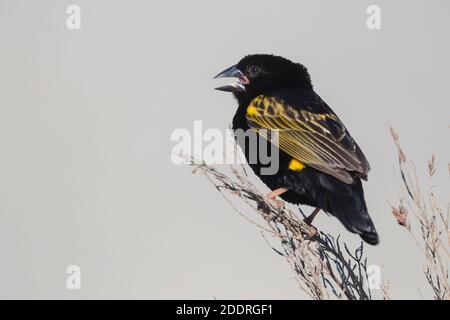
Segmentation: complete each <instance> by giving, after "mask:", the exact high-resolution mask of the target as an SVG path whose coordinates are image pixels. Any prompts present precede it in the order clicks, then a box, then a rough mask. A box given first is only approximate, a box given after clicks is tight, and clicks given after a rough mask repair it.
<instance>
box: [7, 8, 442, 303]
mask: <svg viewBox="0 0 450 320" xmlns="http://www.w3.org/2000/svg"><path fill="white" fill-rule="evenodd" d="M69 4H77V5H79V6H81V10H82V29H81V30H79V31H69V30H67V29H66V18H67V15H66V13H65V11H66V8H67V6H68V5H69ZM369 4H378V5H380V6H381V9H382V30H380V31H369V30H368V29H367V28H366V24H365V21H366V17H367V15H366V13H365V11H366V8H367V6H368V5H369ZM449 13H450V3H449V2H448V1H446V0H441V1H361V0H358V1H356V0H354V1H332V0H329V1H317V0H314V1H312V0H311V1H276V2H275V1H260V0H258V1H256V0H255V1H232V0H228V1H206V0H205V1H197V0H191V1H129V0H127V1H125V0H123V1H112V0H104V1H98V0H95V1H94V0H89V1H88V0H77V1H75V0H73V1H56V0H53V1H31V0H28V1H18V0H10V1H6V0H0V40H1V46H0V163H1V166H0V256H1V260H0V297H1V298H205V299H210V298H212V297H213V296H215V297H217V298H219V299H223V298H293V299H296V298H304V297H305V296H304V295H303V294H302V293H301V292H300V291H299V289H298V288H297V286H296V284H295V282H294V281H293V280H292V279H291V277H292V273H291V271H290V269H289V267H288V265H287V264H286V263H285V262H284V261H283V259H281V258H280V257H278V256H276V255H275V254H274V253H273V251H271V250H270V249H269V247H267V245H266V244H265V243H264V241H263V240H262V238H261V236H260V235H259V231H258V230H257V229H256V228H255V227H254V226H253V225H250V224H248V223H247V222H245V221H244V220H243V219H241V218H240V217H239V216H238V215H237V214H235V213H234V212H233V211H232V209H231V208H230V207H228V205H227V204H226V203H225V201H223V199H222V198H221V196H220V195H219V194H218V193H217V192H216V191H215V190H214V189H213V188H212V187H211V186H210V185H209V184H208V183H207V182H206V180H205V178H204V177H202V176H200V175H192V174H191V170H190V169H189V168H187V167H184V166H174V165H172V163H171V162H170V156H169V154H170V149H171V147H172V146H173V143H171V142H170V134H171V132H172V131H173V130H174V129H176V128H183V127H184V128H188V129H192V126H193V121H194V120H203V121H204V126H205V127H206V128H220V129H226V128H227V127H228V125H229V123H230V120H231V118H232V116H233V114H234V111H235V104H234V101H233V99H232V98H231V96H230V95H228V94H225V93H220V92H217V91H213V90H212V88H213V87H214V86H216V85H217V82H216V81H213V80H212V79H211V78H212V76H214V75H215V74H216V73H217V72H219V71H221V70H222V69H223V68H225V67H227V66H229V65H231V64H233V63H235V62H237V61H238V60H239V59H240V58H241V57H242V56H243V55H245V54H248V53H276V54H280V55H283V56H286V57H288V58H291V59H293V60H295V61H300V62H303V63H304V64H306V65H307V66H308V68H309V70H310V72H311V75H312V79H313V82H314V84H315V88H316V91H317V92H318V93H319V94H320V95H321V96H322V98H323V99H324V100H325V101H327V102H328V103H329V104H330V105H331V106H332V107H333V108H334V110H335V111H336V112H337V113H338V114H339V116H340V117H341V118H342V119H343V120H344V122H345V123H346V125H347V127H348V128H349V129H350V131H351V133H352V134H353V136H355V137H356V139H357V141H358V142H359V144H360V145H361V147H362V148H363V150H364V151H365V153H366V154H367V157H368V158H369V160H370V162H371V165H372V171H371V173H370V177H369V182H368V183H365V190H366V195H367V203H368V207H369V210H370V213H371V215H372V217H373V219H374V221H375V223H376V225H377V227H378V230H379V233H380V236H381V241H382V242H381V245H379V246H377V247H374V248H369V249H368V251H367V254H368V256H369V257H370V263H373V264H378V265H383V266H384V268H385V276H387V277H388V278H389V280H390V283H391V287H392V289H391V291H392V295H393V297H396V298H414V297H418V293H417V288H418V287H419V288H422V291H423V292H424V295H425V296H426V295H427V294H428V292H427V289H426V287H424V281H423V276H422V274H421V270H422V267H421V265H422V260H421V257H420V255H419V254H418V252H417V250H416V249H415V247H413V244H412V242H411V241H410V239H409V237H408V235H407V234H406V233H405V232H403V231H402V230H401V229H400V228H399V227H398V226H397V225H396V224H395V222H394V221H393V220H392V218H391V216H390V212H389V209H388V205H387V200H388V199H391V200H394V199H395V198H396V195H397V190H398V188H397V182H396V178H395V176H394V170H393V165H394V164H395V149H394V147H393V144H392V142H391V139H390V136H389V132H388V126H389V124H392V125H395V127H396V128H397V130H398V131H399V132H400V133H401V135H402V141H403V144H404V147H405V149H406V150H407V152H408V154H409V155H410V157H411V158H414V159H415V160H416V163H417V165H418V167H419V168H420V169H424V168H425V165H426V160H427V159H428V158H429V156H430V155H431V154H432V153H433V152H436V153H437V156H438V160H439V161H440V165H439V169H438V175H439V177H440V179H438V182H439V183H440V184H441V188H440V190H441V193H442V197H443V196H444V194H445V193H447V195H448V190H449V189H448V175H447V173H446V170H447V164H446V163H447V161H448V159H449V158H450V156H449V129H448V125H449V119H450V118H449V116H450V111H449V97H448V93H449V74H450V62H449V57H450V47H449V42H448V39H449V34H448V31H449V30H450V19H449V18H450V14H449ZM421 171H422V172H425V170H421ZM316 225H317V226H318V227H319V228H320V229H322V230H325V231H329V232H332V233H335V234H337V233H339V232H341V231H342V227H341V226H340V225H339V223H338V222H337V221H336V220H334V219H331V218H327V217H326V216H325V215H322V216H321V217H320V218H318V219H317V222H316ZM345 238H346V239H350V242H352V241H354V242H355V243H357V242H358V241H359V240H358V239H357V238H356V237H355V236H352V235H348V234H347V233H345ZM71 264H77V265H80V266H81V268H82V290H80V291H69V290H67V289H66V287H65V280H66V273H65V270H66V267H67V266H68V265H71Z"/></svg>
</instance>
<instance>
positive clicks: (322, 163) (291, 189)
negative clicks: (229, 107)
mask: <svg viewBox="0 0 450 320" xmlns="http://www.w3.org/2000/svg"><path fill="white" fill-rule="evenodd" d="M224 77H235V78H237V79H238V82H236V83H233V84H230V85H225V86H222V87H219V88H216V89H217V90H221V91H229V92H233V94H234V96H235V97H236V99H237V101H238V104H239V105H238V109H237V111H236V114H235V116H234V118H233V130H235V132H236V130H237V129H242V130H248V129H253V130H255V131H256V132H262V129H267V130H278V131H277V132H278V139H279V140H278V145H277V147H278V149H277V151H279V169H278V171H277V173H276V174H273V175H261V174H260V169H261V167H263V164H262V163H260V162H259V161H256V163H251V162H250V161H249V157H250V149H249V148H248V146H246V145H245V141H244V140H245V138H244V139H238V137H237V136H236V138H237V140H238V141H237V142H238V144H239V145H240V147H241V148H242V149H243V151H244V154H245V156H246V158H247V161H248V162H249V165H250V166H251V168H252V169H253V171H254V172H255V174H256V175H258V176H259V177H260V178H261V180H262V181H263V182H264V183H265V184H266V185H267V186H268V187H269V188H270V189H271V190H272V192H270V193H269V194H268V195H267V197H268V199H270V200H272V201H276V200H275V198H276V197H277V196H280V197H281V198H282V199H283V200H285V201H288V202H291V203H294V204H305V205H309V206H313V207H315V208H316V209H315V210H314V211H313V213H312V214H311V215H310V216H309V217H308V218H306V219H305V220H306V222H307V223H308V224H311V222H312V220H313V219H314V217H315V216H316V214H317V213H318V212H319V211H320V209H322V210H323V211H325V212H327V213H329V214H331V215H333V216H335V217H336V218H337V219H339V221H340V222H341V223H342V224H343V225H344V226H345V228H347V230H349V231H350V232H353V233H357V234H359V235H360V236H361V238H362V239H363V240H364V241H366V242H367V243H369V244H372V245H375V244H377V243H378V242H379V238H378V234H377V231H376V230H375V226H374V224H373V222H372V220H371V218H370V216H369V213H368V212H367V207H366V203H365V200H364V192H363V188H362V184H361V179H364V180H367V173H368V172H369V170H370V167H369V163H368V161H367V159H366V157H365V156H364V154H363V152H362V151H361V149H360V148H359V146H358V145H357V144H356V142H355V140H354V139H353V138H352V137H351V136H350V133H349V132H348V130H347V129H346V128H345V126H344V124H343V123H342V122H341V120H339V118H338V116H337V115H336V114H335V113H334V112H333V110H331V108H330V107H329V106H328V105H327V104H326V103H325V102H324V101H323V100H322V99H321V98H320V97H319V95H318V94H317V93H315V92H314V90H313V86H312V84H311V78H310V75H309V73H308V70H307V68H306V67H305V66H304V65H302V64H300V63H294V62H292V61H290V60H288V59H285V58H283V57H279V56H275V55H266V54H256V55H248V56H246V57H244V58H243V59H242V60H241V61H239V63H238V64H236V65H234V66H232V67H230V68H228V69H226V70H224V71H223V72H221V73H219V74H218V75H217V76H216V77H215V78H224ZM266 138H267V137H266ZM258 148H259V146H258Z"/></svg>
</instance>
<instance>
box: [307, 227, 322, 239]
mask: <svg viewBox="0 0 450 320" xmlns="http://www.w3.org/2000/svg"><path fill="white" fill-rule="evenodd" d="M318 233H319V230H317V228H316V227H314V226H313V225H311V224H309V225H307V226H306V227H305V239H306V240H311V239H313V238H314V237H315V236H316V235H317V234H318Z"/></svg>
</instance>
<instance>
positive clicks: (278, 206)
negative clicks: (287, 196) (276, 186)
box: [266, 198, 284, 209]
mask: <svg viewBox="0 0 450 320" xmlns="http://www.w3.org/2000/svg"><path fill="white" fill-rule="evenodd" d="M266 201H267V202H269V203H270V204H271V205H273V206H274V207H275V208H276V209H284V201H283V200H278V199H269V198H266Z"/></svg>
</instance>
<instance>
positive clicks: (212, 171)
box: [189, 159, 372, 300]
mask: <svg viewBox="0 0 450 320" xmlns="http://www.w3.org/2000/svg"><path fill="white" fill-rule="evenodd" d="M189 160H190V161H191V165H192V166H194V167H195V169H194V172H202V173H203V174H204V175H205V176H206V177H207V178H208V180H209V181H210V182H211V183H212V184H213V185H214V186H215V188H216V189H217V190H218V191H219V192H220V193H221V194H222V196H223V197H224V198H225V199H226V201H227V202H228V203H229V204H230V206H231V207H232V208H233V209H234V210H235V211H236V212H237V213H238V214H239V215H240V216H242V217H243V218H244V219H246V220H247V221H248V222H250V223H252V224H253V225H255V226H256V227H257V228H259V229H261V232H262V234H263V238H264V240H265V241H266V243H267V244H268V245H269V246H270V247H271V248H272V249H273V250H274V251H275V252H276V253H277V254H279V255H281V256H282V257H284V258H285V259H286V261H287V262H288V263H289V265H290V266H291V268H292V270H293V271H294V273H295V275H296V281H297V283H298V285H299V287H300V288H301V290H303V291H304V292H305V293H306V294H307V295H308V296H309V297H311V298H312V299H317V300H322V299H331V298H334V299H345V300H357V299H363V300H370V299H372V296H371V293H370V290H369V287H368V281H367V259H366V258H364V257H363V244H362V243H361V245H360V246H359V247H358V248H356V249H355V250H350V249H349V248H348V247H347V245H346V244H345V243H343V242H342V241H341V240H340V239H339V237H337V238H334V237H332V236H331V235H329V234H324V233H323V232H319V233H316V230H315V229H314V228H312V227H310V226H309V225H307V224H306V223H304V222H303V220H302V219H301V218H299V217H298V216H297V215H296V214H295V213H294V212H292V211H291V210H290V209H289V208H280V207H277V206H274V205H272V203H270V201H268V200H267V198H265V196H264V195H263V194H262V193H261V192H260V191H258V190H257V188H256V187H255V186H254V185H253V184H252V183H251V182H250V180H249V178H248V176H247V170H246V168H245V166H244V165H235V166H231V167H230V168H229V169H230V171H231V173H229V174H224V173H222V172H220V171H219V170H218V169H217V168H215V167H213V166H209V165H207V164H205V163H196V162H195V161H193V159H189ZM241 206H244V207H245V208H246V209H241V208H240V207H241ZM244 212H245V213H244ZM300 213H301V215H302V216H304V214H303V212H300ZM250 215H252V217H251V218H250ZM261 218H262V219H261ZM257 219H259V220H261V222H257V221H256V220H257ZM267 235H270V236H271V238H272V239H276V240H277V241H276V242H278V245H277V244H276V243H272V242H273V240H272V241H270V240H269V239H268V238H267Z"/></svg>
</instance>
